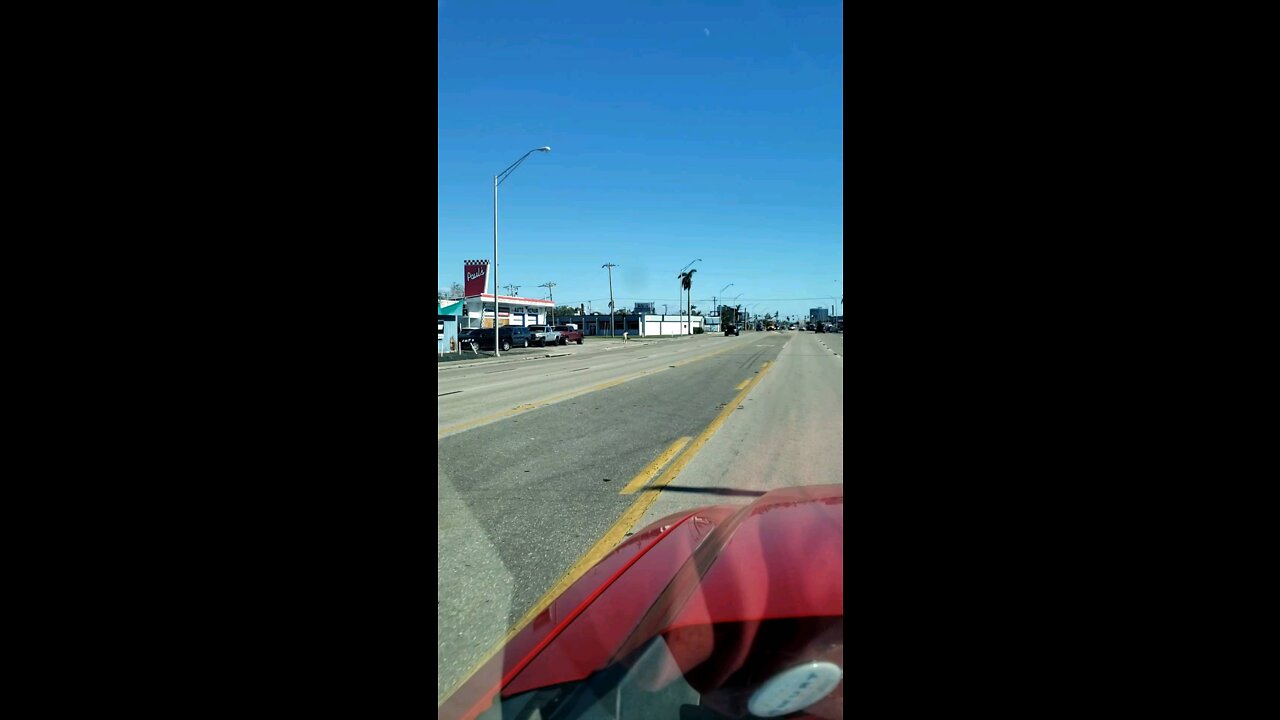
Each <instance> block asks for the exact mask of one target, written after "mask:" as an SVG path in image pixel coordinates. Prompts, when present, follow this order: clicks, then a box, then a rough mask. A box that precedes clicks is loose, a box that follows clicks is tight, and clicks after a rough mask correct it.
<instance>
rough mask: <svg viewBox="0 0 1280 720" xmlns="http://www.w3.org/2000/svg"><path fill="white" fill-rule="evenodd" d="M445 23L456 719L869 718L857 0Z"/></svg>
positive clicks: (447, 480)
mask: <svg viewBox="0 0 1280 720" xmlns="http://www.w3.org/2000/svg"><path fill="white" fill-rule="evenodd" d="M437 17H438V36H437V59H438V63H437V67H438V70H437V105H438V114H437V149H438V162H437V210H438V223H437V234H438V241H437V244H438V262H437V266H438V275H439V279H438V290H437V294H438V298H437V299H438V306H437V312H438V315H439V316H440V320H439V322H438V323H437V325H438V328H439V329H438V331H437V335H438V338H437V339H438V346H439V353H438V356H439V362H438V366H437V367H438V370H437V373H438V382H439V383H440V385H441V389H440V391H439V392H438V399H437V452H436V454H437V473H436V475H437V480H436V483H437V594H438V595H437V600H438V602H437V620H436V621H437V633H438V646H437V708H438V716H439V717H440V718H468V719H470V718H522V719H523V718H529V719H530V720H532V719H538V720H548V719H550V718H575V717H582V718H705V719H708V720H709V719H712V718H750V717H793V718H804V717H817V718H835V717H843V683H844V673H845V666H844V661H843V634H844V614H843V602H844V597H843V538H844V532H843V530H844V526H843V482H844V465H843V457H844V453H843V423H844V411H843V403H844V385H843V382H844V380H843V370H844V337H845V336H844V335H843V334H841V333H839V332H834V333H832V332H828V330H829V329H831V328H842V327H843V324H842V321H843V318H844V284H843V282H844V281H843V252H844V238H843V232H844V226H843V223H844V202H845V201H844V194H845V193H844V191H845V188H844V164H843V157H844V145H843V130H844V116H843V97H844V96H843V85H844V76H843V60H844V51H843V43H844V34H843V18H844V9H843V4H841V3H839V2H834V0H818V1H817V2H804V3H795V2H777V1H776V0H766V1H764V2H751V3H722V2H712V1H711V0H691V1H690V2H685V3H677V4H671V3H656V4H655V3H637V2H627V1H624V2H621V3H586V2H580V3H576V4H572V5H565V4H550V5H547V4H539V3H533V4H530V3H527V2H520V1H519V0H494V2H491V3H481V4H476V3H466V2H456V0H443V1H442V2H440V3H438V5H437ZM463 328H465V329H463ZM815 328H818V329H821V330H822V332H818V333H814V332H799V333H797V332H782V331H785V330H793V329H800V330H804V329H808V330H813V329H815Z"/></svg>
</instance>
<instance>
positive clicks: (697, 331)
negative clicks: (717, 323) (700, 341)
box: [693, 325, 702, 335]
mask: <svg viewBox="0 0 1280 720" xmlns="http://www.w3.org/2000/svg"><path fill="white" fill-rule="evenodd" d="M693 334H694V335H701V334H702V327H701V326H700V325H695V326H694V328H693Z"/></svg>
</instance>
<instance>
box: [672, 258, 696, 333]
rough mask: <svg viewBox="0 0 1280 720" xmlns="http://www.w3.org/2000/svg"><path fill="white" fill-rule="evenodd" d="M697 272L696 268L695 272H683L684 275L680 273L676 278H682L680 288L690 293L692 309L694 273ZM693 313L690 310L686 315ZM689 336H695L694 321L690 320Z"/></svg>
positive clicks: (689, 304)
mask: <svg viewBox="0 0 1280 720" xmlns="http://www.w3.org/2000/svg"><path fill="white" fill-rule="evenodd" d="M696 272H698V269H697V268H694V269H693V270H690V271H689V272H682V273H680V274H679V275H677V276H676V277H678V278H680V287H682V288H684V291H685V292H686V293H689V297H688V306H689V307H690V308H692V306H693V274H694V273H696ZM691 312H692V309H690V310H689V311H688V312H686V313H685V314H686V315H688V314H690V313H691ZM689 334H690V335H692V334H693V321H692V320H690V321H689Z"/></svg>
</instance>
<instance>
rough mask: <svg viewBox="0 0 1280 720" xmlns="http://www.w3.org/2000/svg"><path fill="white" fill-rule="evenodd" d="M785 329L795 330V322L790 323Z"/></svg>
mask: <svg viewBox="0 0 1280 720" xmlns="http://www.w3.org/2000/svg"><path fill="white" fill-rule="evenodd" d="M787 329H788V330H797V329H798V328H797V327H796V324H795V323H791V326H790V327H789V328H787Z"/></svg>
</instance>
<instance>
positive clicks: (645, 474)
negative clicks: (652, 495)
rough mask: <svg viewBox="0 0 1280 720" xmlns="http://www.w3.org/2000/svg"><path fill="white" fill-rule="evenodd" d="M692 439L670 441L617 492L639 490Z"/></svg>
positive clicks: (628, 492)
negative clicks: (668, 444)
mask: <svg viewBox="0 0 1280 720" xmlns="http://www.w3.org/2000/svg"><path fill="white" fill-rule="evenodd" d="M692 439H693V438H691V437H682V438H680V439H678V440H676V441H675V442H673V443H671V445H670V446H669V447H668V448H667V449H666V451H664V452H663V453H662V454H661V455H659V456H658V457H656V458H654V459H653V462H651V463H649V464H648V465H645V466H644V469H643V470H641V471H640V472H638V473H636V476H635V477H633V478H631V482H629V483H627V486H626V487H624V488H622V491H621V492H619V493H618V494H619V495H630V494H632V493H634V492H635V491H637V490H639V489H640V488H641V487H644V484H645V483H647V482H649V481H650V480H652V479H653V476H655V475H657V474H658V471H659V470H661V469H662V466H663V465H666V464H667V461H669V460H670V459H671V458H672V457H674V456H675V454H676V453H678V452H680V451H681V450H683V449H684V446H685V445H688V444H689V441H690V440H692Z"/></svg>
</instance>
